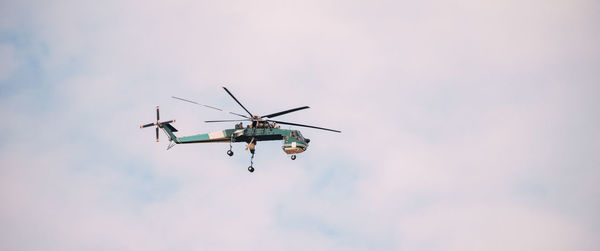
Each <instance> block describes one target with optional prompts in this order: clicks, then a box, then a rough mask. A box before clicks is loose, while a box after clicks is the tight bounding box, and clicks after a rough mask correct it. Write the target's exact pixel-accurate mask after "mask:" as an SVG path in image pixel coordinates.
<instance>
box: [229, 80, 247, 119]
mask: <svg viewBox="0 0 600 251" xmlns="http://www.w3.org/2000/svg"><path fill="white" fill-rule="evenodd" d="M223 89H225V91H226V92H227V93H228V94H229V96H231V97H232V98H233V100H235V102H237V103H238V105H240V106H241V107H242V108H244V111H246V112H247V113H248V114H249V115H250V117H252V113H251V112H250V111H248V109H246V107H244V105H242V103H240V101H238V100H237V98H235V97H234V96H233V94H231V92H230V91H229V90H227V87H225V86H223Z"/></svg>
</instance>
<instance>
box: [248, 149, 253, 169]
mask: <svg viewBox="0 0 600 251" xmlns="http://www.w3.org/2000/svg"><path fill="white" fill-rule="evenodd" d="M253 160H254V153H252V157H250V166H249V167H248V172H251V173H252V172H254V167H252V166H253V165H254V162H253Z"/></svg>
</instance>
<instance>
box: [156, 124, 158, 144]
mask: <svg viewBox="0 0 600 251" xmlns="http://www.w3.org/2000/svg"><path fill="white" fill-rule="evenodd" d="M156 142H158V127H156Z"/></svg>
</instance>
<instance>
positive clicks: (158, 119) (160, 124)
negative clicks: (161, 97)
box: [140, 106, 175, 142]
mask: <svg viewBox="0 0 600 251" xmlns="http://www.w3.org/2000/svg"><path fill="white" fill-rule="evenodd" d="M173 122H175V120H169V121H163V122H160V109H159V107H158V106H156V123H148V124H145V125H141V126H140V128H146V127H151V126H156V142H158V141H159V138H158V128H162V127H163V125H164V124H169V123H173Z"/></svg>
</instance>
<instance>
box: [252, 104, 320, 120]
mask: <svg viewBox="0 0 600 251" xmlns="http://www.w3.org/2000/svg"><path fill="white" fill-rule="evenodd" d="M308 108H310V107H308V106H303V107H298V108H294V109H289V110H285V111H282V112H276V113H273V114H269V115H265V116H262V117H263V118H273V117H277V116H281V115H283V114H287V113H290V112H295V111H299V110H304V109H308Z"/></svg>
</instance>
